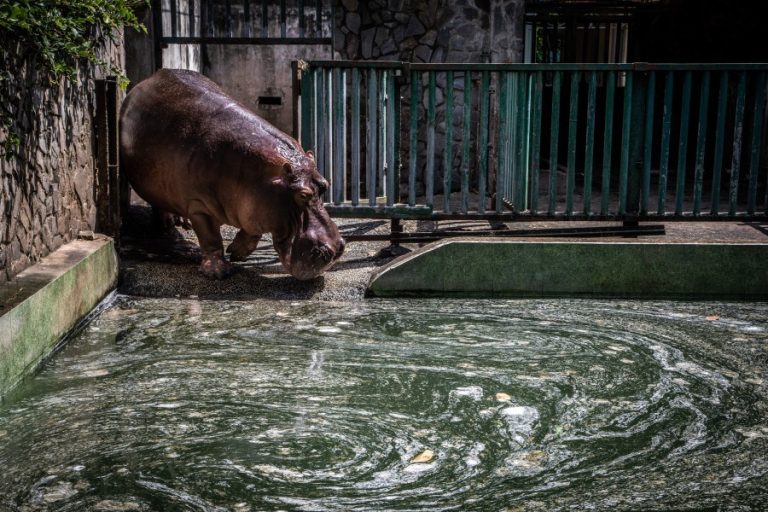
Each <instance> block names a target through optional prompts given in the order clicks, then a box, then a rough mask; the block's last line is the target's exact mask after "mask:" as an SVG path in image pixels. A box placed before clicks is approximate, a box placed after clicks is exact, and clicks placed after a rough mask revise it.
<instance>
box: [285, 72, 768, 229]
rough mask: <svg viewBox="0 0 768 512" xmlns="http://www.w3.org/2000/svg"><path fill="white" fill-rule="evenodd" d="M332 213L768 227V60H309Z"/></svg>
mask: <svg viewBox="0 0 768 512" xmlns="http://www.w3.org/2000/svg"><path fill="white" fill-rule="evenodd" d="M298 69H299V74H300V93H299V96H300V100H299V105H298V106H299V111H300V114H299V115H298V116H297V121H298V122H297V125H298V126H297V133H298V134H299V138H300V140H301V142H302V144H303V146H304V147H305V148H307V149H313V150H314V151H315V152H316V154H317V161H318V167H319V170H320V172H321V173H323V175H324V176H325V177H326V178H327V179H328V180H329V181H330V183H331V187H330V189H329V191H328V193H327V197H326V201H327V203H328V207H329V209H330V210H331V211H332V213H333V214H336V215H348V216H361V217H370V216H378V217H392V218H417V217H418V218H421V217H432V218H454V217H457V218H490V217H493V218H503V219H509V220H512V219H516V218H519V219H532V220H538V219H542V220H543V219H569V220H586V219H594V220H650V219H654V220H658V219H661V218H663V219H675V220H678V219H685V220H712V219H724V220H728V219H731V220H733V219H742V220H743V219H747V218H752V219H761V218H768V215H767V214H768V194H767V192H766V191H767V190H768V172H767V171H766V168H765V166H762V167H761V165H760V164H761V159H762V161H763V162H765V158H766V157H768V155H766V146H765V144H764V142H763V141H764V136H763V126H764V122H765V115H766V109H765V102H766V78H767V75H766V73H768V64H727V65H725V64H690V65H689V64H547V65H540V64H409V63H402V62H349V61H323V62H310V63H303V62H302V63H298Z"/></svg>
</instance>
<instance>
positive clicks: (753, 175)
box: [747, 71, 766, 215]
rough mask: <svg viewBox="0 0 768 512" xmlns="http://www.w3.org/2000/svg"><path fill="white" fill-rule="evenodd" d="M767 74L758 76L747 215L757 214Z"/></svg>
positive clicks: (753, 117)
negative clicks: (758, 176)
mask: <svg viewBox="0 0 768 512" xmlns="http://www.w3.org/2000/svg"><path fill="white" fill-rule="evenodd" d="M765 86H766V76H765V72H764V71H761V72H760V74H758V75H757V83H756V85H755V109H754V114H753V116H752V147H751V149H752V151H751V153H750V155H749V192H748V194H747V213H748V214H750V215H754V214H755V207H756V206H757V175H758V174H759V173H760V151H761V149H762V147H761V145H760V144H761V142H762V140H763V121H764V118H765Z"/></svg>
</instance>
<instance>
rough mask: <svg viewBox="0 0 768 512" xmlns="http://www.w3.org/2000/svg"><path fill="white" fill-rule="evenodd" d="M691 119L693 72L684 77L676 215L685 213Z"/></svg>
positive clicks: (678, 153) (686, 73) (688, 72)
mask: <svg viewBox="0 0 768 512" xmlns="http://www.w3.org/2000/svg"><path fill="white" fill-rule="evenodd" d="M690 117H691V72H690V71H686V72H685V75H684V77H683V103H682V106H681V107H680V144H679V146H678V152H677V186H676V187H675V215H681V214H682V213H683V200H684V199H685V167H686V164H687V163H688V124H689V122H690Z"/></svg>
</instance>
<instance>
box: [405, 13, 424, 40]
mask: <svg viewBox="0 0 768 512" xmlns="http://www.w3.org/2000/svg"><path fill="white" fill-rule="evenodd" d="M425 31H426V29H425V28H424V25H422V23H421V22H420V21H419V18H417V17H416V16H411V17H410V21H409V22H408V26H407V27H406V28H405V34H404V36H405V37H409V36H420V35H421V34H423V33H424V32H425Z"/></svg>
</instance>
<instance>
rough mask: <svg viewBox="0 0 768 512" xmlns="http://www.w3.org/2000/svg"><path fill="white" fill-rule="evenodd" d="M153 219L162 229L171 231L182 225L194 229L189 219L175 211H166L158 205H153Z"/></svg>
mask: <svg viewBox="0 0 768 512" xmlns="http://www.w3.org/2000/svg"><path fill="white" fill-rule="evenodd" d="M152 219H153V222H154V223H155V226H156V227H157V228H158V229H159V230H160V231H171V230H173V229H174V227H175V226H180V227H182V228H184V229H192V225H191V224H190V222H189V219H187V218H185V217H182V216H180V215H176V214H174V213H170V212H166V211H165V210H161V209H160V208H157V207H156V206H153V207H152Z"/></svg>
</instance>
